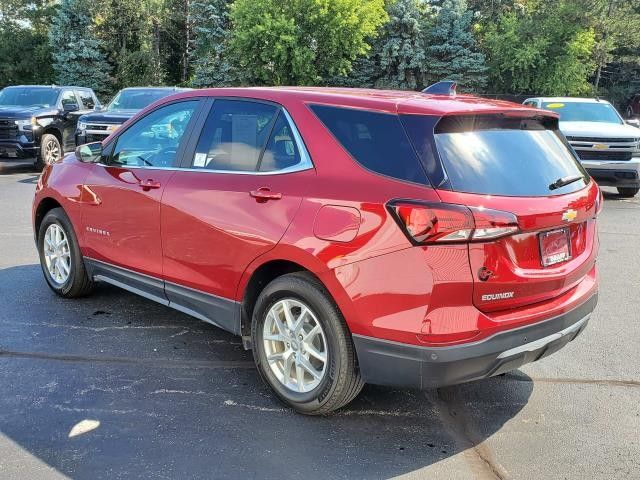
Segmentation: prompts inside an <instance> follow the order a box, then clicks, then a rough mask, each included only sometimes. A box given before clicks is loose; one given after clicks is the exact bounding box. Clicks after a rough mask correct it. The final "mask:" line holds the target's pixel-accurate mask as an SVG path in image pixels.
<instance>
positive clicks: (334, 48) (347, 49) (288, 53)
mask: <svg viewBox="0 0 640 480" xmlns="http://www.w3.org/2000/svg"><path fill="white" fill-rule="evenodd" d="M386 20H387V14H386V12H385V9H384V0H333V1H327V0H288V1H284V2H283V1H282V0H236V1H235V2H234V4H233V5H232V8H231V22H232V25H233V32H232V39H231V52H232V54H233V58H234V61H235V63H236V65H237V67H238V71H239V72H241V74H242V77H241V81H242V82H244V83H252V84H253V83H256V84H273V85H286V84H294V85H295V84H300V85H313V84H318V83H323V81H326V80H325V79H327V78H330V77H332V76H334V75H344V74H346V73H348V72H349V71H350V70H351V68H352V62H353V61H354V60H355V59H356V58H357V57H358V56H359V55H363V54H365V53H366V52H367V51H368V50H369V48H370V46H369V44H368V43H367V39H368V38H372V37H374V36H375V35H376V32H377V30H378V28H379V27H380V26H381V25H382V24H383V23H384V22H385V21H386Z"/></svg>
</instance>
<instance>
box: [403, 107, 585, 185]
mask: <svg viewBox="0 0 640 480" xmlns="http://www.w3.org/2000/svg"><path fill="white" fill-rule="evenodd" d="M403 121H404V122H405V123H406V124H407V126H408V128H407V132H408V134H409V136H410V138H411V141H412V142H413V143H414V145H421V144H423V143H424V138H425V137H427V138H428V137H430V136H431V135H432V134H433V138H434V140H435V141H434V146H435V149H436V151H437V153H438V156H439V158H440V162H441V167H442V174H443V175H444V176H445V177H446V181H445V182H443V183H444V188H449V189H451V190H454V191H459V192H468V193H479V194H491V195H505V196H546V195H558V194H564V193H570V192H574V191H577V190H580V189H581V188H583V187H584V186H585V185H586V184H587V183H588V181H589V177H588V175H587V174H586V172H585V171H584V169H583V168H582V166H581V165H580V163H579V161H578V160H577V159H576V158H575V156H574V154H573V153H572V151H571V149H570V147H569V146H568V144H567V143H566V140H564V137H562V136H561V134H560V133H559V131H558V130H557V122H556V121H555V119H551V118H548V119H547V118H514V117H506V116H502V115H469V116H451V117H444V118H442V119H441V120H440V121H439V122H438V123H437V125H436V126H435V129H434V127H433V117H428V116H420V115H415V116H413V115H412V116H405V117H404V118H403ZM421 122H422V124H423V128H420V124H421ZM423 160H424V161H425V162H426V161H427V160H426V159H423ZM576 176H580V177H582V178H581V179H579V180H577V181H573V182H572V183H570V184H568V185H565V186H561V187H559V188H557V186H554V185H553V184H554V183H556V182H558V180H560V179H567V178H570V177H576Z"/></svg>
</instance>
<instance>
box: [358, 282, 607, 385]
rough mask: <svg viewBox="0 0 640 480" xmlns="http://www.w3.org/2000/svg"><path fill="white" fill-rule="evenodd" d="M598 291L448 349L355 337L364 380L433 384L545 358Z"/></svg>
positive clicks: (579, 324)
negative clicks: (544, 316) (563, 309)
mask: <svg viewBox="0 0 640 480" xmlns="http://www.w3.org/2000/svg"><path fill="white" fill-rule="evenodd" d="M597 301H598V296H597V294H594V295H592V296H591V297H590V298H589V299H588V300H587V301H586V302H584V303H583V304H581V305H580V306H578V307H576V308H574V309H573V310H570V311H569V312H567V313H564V314H562V315H559V316H557V317H553V318H551V319H548V320H545V321H541V322H537V323H534V324H531V325H527V326H524V327H521V328H515V329H512V330H507V331H503V332H500V333H497V334H495V335H493V336H491V337H489V338H487V339H484V340H481V341H478V342H473V343H468V344H462V345H455V346H448V347H419V346H415V345H408V344H403V343H398V342H392V341H388V340H381V339H377V338H372V337H366V336H362V335H353V342H354V344H355V347H356V352H357V355H358V362H359V365H360V371H361V374H362V377H363V380H364V381H365V382H367V383H374V384H378V385H391V386H397V387H408V388H420V389H425V388H435V387H441V386H445V385H453V384H457V383H463V382H468V381H471V380H478V379H481V378H487V377H491V376H494V375H499V374H501V373H505V372H508V371H511V370H514V369H516V368H518V367H520V366H521V365H524V364H526V363H530V362H534V361H536V360H539V359H541V358H543V357H546V356H548V355H550V354H552V353H554V352H556V351H558V350H560V349H561V348H562V347H564V346H565V345H566V344H567V343H569V342H570V341H572V340H573V339H574V338H576V337H577V336H578V335H579V334H580V333H581V332H582V331H583V330H584V328H585V327H586V325H587V323H588V321H589V318H590V316H591V313H592V312H593V310H594V309H595V307H596V304H597Z"/></svg>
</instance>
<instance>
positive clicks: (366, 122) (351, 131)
mask: <svg viewBox="0 0 640 480" xmlns="http://www.w3.org/2000/svg"><path fill="white" fill-rule="evenodd" d="M311 110H312V111H313V112H314V113H315V114H316V116H317V117H318V118H319V119H320V121H321V122H322V123H323V124H324V125H325V127H327V129H328V130H329V131H330V132H331V133H332V134H333V136H334V137H335V138H336V139H337V140H338V141H339V142H340V144H341V145H342V146H343V147H344V149H345V150H346V151H347V152H349V154H350V155H351V156H352V157H353V158H354V159H355V160H356V161H357V162H358V163H359V164H360V165H362V166H363V167H365V168H366V169H368V170H371V171H373V172H375V173H379V174H381V175H386V176H388V177H393V178H397V179H399V180H406V181H409V182H415V183H421V184H428V181H427V176H426V173H425V171H424V168H423V167H422V164H421V163H420V161H419V160H418V157H417V156H416V153H415V152H414V150H413V148H412V146H411V143H410V142H409V139H408V138H407V135H406V134H405V132H404V129H403V128H402V124H401V123H400V119H399V118H398V116H397V115H396V114H390V113H380V112H372V111H369V110H360V109H354V108H341V107H331V106H326V105H311Z"/></svg>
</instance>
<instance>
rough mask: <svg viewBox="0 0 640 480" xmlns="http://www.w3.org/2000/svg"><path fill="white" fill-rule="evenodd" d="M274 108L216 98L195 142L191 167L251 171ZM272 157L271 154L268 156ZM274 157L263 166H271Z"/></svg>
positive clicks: (274, 114)
mask: <svg viewBox="0 0 640 480" xmlns="http://www.w3.org/2000/svg"><path fill="white" fill-rule="evenodd" d="M277 113H278V108H277V107H275V106H273V105H269V104H265V103H258V102H251V101H243V100H216V101H215V102H214V104H213V109H212V110H211V112H210V113H209V117H208V118H207V120H206V122H205V124H204V128H203V130H202V134H201V135H200V139H199V141H198V146H197V148H196V153H195V155H194V158H193V162H192V167H193V168H198V169H204V170H224V171H244V172H247V171H249V172H250V171H255V170H257V168H258V161H259V160H260V156H261V154H262V151H263V149H264V147H265V144H266V143H267V139H268V138H269V134H270V133H271V130H272V127H273V122H274V120H275V117H276V114H277ZM270 158H272V157H270ZM275 161H276V160H275V157H273V159H272V160H269V161H268V162H267V163H265V168H272V167H273V166H275Z"/></svg>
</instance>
